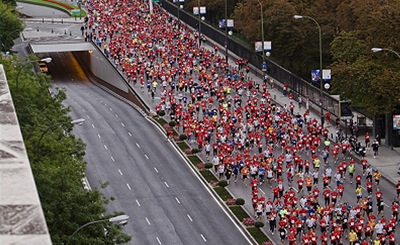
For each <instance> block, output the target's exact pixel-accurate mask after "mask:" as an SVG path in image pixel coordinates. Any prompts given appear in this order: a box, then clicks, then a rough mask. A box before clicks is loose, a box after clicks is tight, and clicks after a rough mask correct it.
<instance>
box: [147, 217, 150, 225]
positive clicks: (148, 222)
mask: <svg viewBox="0 0 400 245" xmlns="http://www.w3.org/2000/svg"><path fill="white" fill-rule="evenodd" d="M146 222H147V224H149V225H150V221H149V219H148V218H147V217H146Z"/></svg>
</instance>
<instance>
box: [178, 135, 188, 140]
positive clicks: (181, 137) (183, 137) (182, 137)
mask: <svg viewBox="0 0 400 245" xmlns="http://www.w3.org/2000/svg"><path fill="white" fill-rule="evenodd" d="M179 139H180V140H186V139H187V135H186V134H181V135H179Z"/></svg>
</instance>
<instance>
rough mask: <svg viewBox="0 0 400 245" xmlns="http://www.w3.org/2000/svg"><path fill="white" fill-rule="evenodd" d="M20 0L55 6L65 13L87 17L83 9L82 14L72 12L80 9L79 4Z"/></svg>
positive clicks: (43, 0)
mask: <svg viewBox="0 0 400 245" xmlns="http://www.w3.org/2000/svg"><path fill="white" fill-rule="evenodd" d="M19 2H24V3H30V4H35V5H41V6H46V7H50V8H55V9H58V10H61V11H63V12H65V13H67V14H69V15H70V16H72V17H85V16H86V12H85V10H83V9H81V10H80V14H79V13H78V14H72V12H71V11H72V10H79V8H78V6H75V5H73V4H69V3H64V2H59V1H55V0H48V1H46V0H19Z"/></svg>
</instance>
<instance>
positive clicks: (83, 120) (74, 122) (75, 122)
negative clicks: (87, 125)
mask: <svg viewBox="0 0 400 245" xmlns="http://www.w3.org/2000/svg"><path fill="white" fill-rule="evenodd" d="M84 122H85V119H84V118H79V119H75V120H72V121H66V122H59V123H55V124H52V125H50V126H49V127H47V129H46V130H45V131H44V132H43V133H42V135H40V138H39V140H38V142H37V143H36V147H35V148H36V151H35V152H36V156H35V161H38V160H39V158H38V157H39V149H40V148H39V147H40V142H41V141H42V139H43V137H44V136H45V135H46V134H47V133H48V132H49V131H50V130H51V129H53V128H55V127H58V126H60V125H64V124H68V123H71V124H73V125H82V124H83V123H84Z"/></svg>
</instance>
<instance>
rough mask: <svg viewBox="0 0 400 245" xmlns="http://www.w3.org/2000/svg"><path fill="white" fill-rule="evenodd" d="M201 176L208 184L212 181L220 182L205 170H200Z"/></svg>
mask: <svg viewBox="0 0 400 245" xmlns="http://www.w3.org/2000/svg"><path fill="white" fill-rule="evenodd" d="M199 172H200V174H201V175H203V177H204V178H205V179H206V180H207V182H208V183H210V182H211V181H215V182H216V181H218V180H217V178H215V176H214V175H213V173H211V172H210V170H208V169H204V170H200V171H199Z"/></svg>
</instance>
